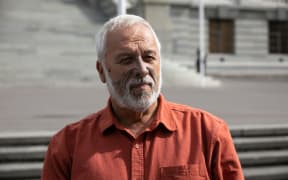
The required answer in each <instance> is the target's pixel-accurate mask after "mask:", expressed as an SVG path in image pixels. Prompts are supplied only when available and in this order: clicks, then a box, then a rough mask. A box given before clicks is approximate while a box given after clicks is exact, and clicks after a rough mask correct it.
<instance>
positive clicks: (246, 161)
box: [238, 149, 288, 167]
mask: <svg viewBox="0 0 288 180" xmlns="http://www.w3.org/2000/svg"><path fill="white" fill-rule="evenodd" d="M238 156H239V158H240V161H241V165H242V166H243V167H251V166H260V165H261V166H263V165H277V164H278V165H279V164H288V149H284V150H269V151H248V152H239V153H238Z"/></svg>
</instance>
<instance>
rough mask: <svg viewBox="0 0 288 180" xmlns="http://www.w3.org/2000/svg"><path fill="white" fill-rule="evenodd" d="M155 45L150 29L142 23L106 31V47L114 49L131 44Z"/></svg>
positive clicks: (151, 46) (152, 46)
mask: <svg viewBox="0 0 288 180" xmlns="http://www.w3.org/2000/svg"><path fill="white" fill-rule="evenodd" d="M135 44H137V45H141V46H143V47H144V46H147V47H150V48H154V46H155V47H156V39H155V37H154V35H153V33H152V32H151V30H150V29H149V28H148V27H147V26H146V25H144V24H139V23H138V24H134V25H131V26H128V27H120V28H117V29H115V30H113V31H111V32H108V33H107V37H106V48H107V50H108V49H114V48H120V47H129V46H131V45H132V46H133V45H135Z"/></svg>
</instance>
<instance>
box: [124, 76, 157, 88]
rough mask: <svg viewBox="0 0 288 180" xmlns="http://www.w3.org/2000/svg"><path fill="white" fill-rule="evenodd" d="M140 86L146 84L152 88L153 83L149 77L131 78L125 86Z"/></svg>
mask: <svg viewBox="0 0 288 180" xmlns="http://www.w3.org/2000/svg"><path fill="white" fill-rule="evenodd" d="M140 84H148V85H149V86H151V87H154V84H155V83H154V81H153V79H152V77H151V76H145V77H143V78H142V77H135V78H131V79H130V80H129V81H128V82H127V86H128V87H130V86H135V85H140Z"/></svg>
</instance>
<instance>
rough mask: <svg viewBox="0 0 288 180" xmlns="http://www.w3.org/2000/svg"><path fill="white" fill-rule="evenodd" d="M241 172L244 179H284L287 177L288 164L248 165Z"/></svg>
mask: <svg viewBox="0 0 288 180" xmlns="http://www.w3.org/2000/svg"><path fill="white" fill-rule="evenodd" d="M243 172H244V176H245V179H246V180H260V179H261V180H272V179H273V180H280V179H283V180H284V179H287V177H288V165H280V166H259V167H249V168H244V169H243Z"/></svg>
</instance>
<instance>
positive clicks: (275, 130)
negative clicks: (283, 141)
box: [230, 124, 288, 137]
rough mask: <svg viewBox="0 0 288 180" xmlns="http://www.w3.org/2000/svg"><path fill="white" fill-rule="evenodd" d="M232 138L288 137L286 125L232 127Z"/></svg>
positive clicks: (287, 126)
mask: <svg viewBox="0 0 288 180" xmlns="http://www.w3.org/2000/svg"><path fill="white" fill-rule="evenodd" d="M230 131H231V135H232V136H233V137H259V136H260V137H263V136H288V125H285V124H283V125H262V126H251V125H249V126H233V127H230Z"/></svg>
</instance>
